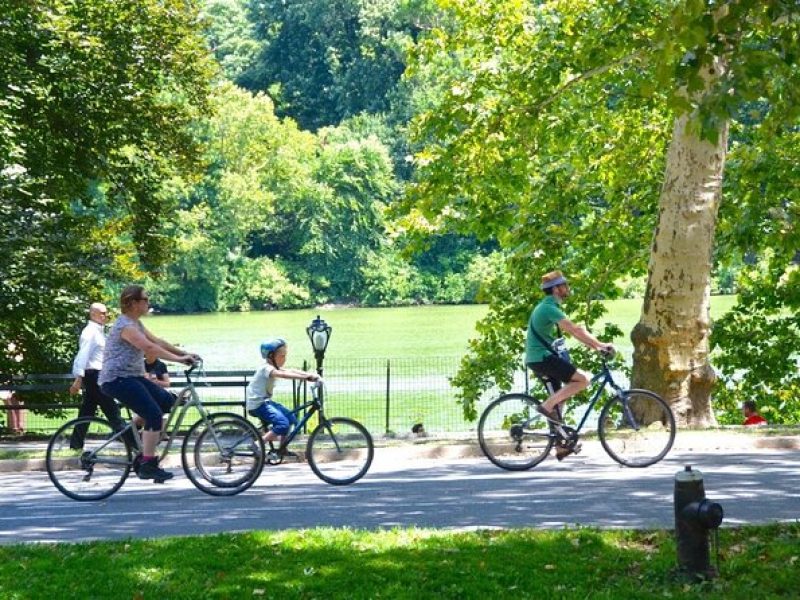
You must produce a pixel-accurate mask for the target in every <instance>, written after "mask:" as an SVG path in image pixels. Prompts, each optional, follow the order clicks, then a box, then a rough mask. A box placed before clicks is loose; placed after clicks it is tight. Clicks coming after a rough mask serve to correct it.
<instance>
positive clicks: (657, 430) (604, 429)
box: [597, 390, 675, 467]
mask: <svg viewBox="0 0 800 600" xmlns="http://www.w3.org/2000/svg"><path fill="white" fill-rule="evenodd" d="M597 433H598V436H599V437H600V443H601V444H602V445H603V448H605V451H606V452H608V455H609V456H610V457H611V458H613V459H614V460H615V461H617V462H618V463H620V464H622V465H625V466H627V467H648V466H650V465H653V464H655V463H657V462H658V461H660V460H661V459H662V458H664V457H665V456H666V455H667V453H668V452H669V451H670V449H671V448H672V443H673V442H674V441H675V417H674V416H673V414H672V410H671V409H670V407H669V405H668V404H667V403H666V402H665V401H664V400H663V398H661V397H660V396H659V395H657V394H654V393H653V392H649V391H647V390H628V391H626V392H622V393H621V394H620V395H619V396H617V397H615V398H612V399H611V400H610V401H609V402H608V404H606V405H605V406H604V407H603V410H602V412H601V413H600V422H599V426H598V431H597Z"/></svg>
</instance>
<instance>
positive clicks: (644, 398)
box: [478, 355, 675, 471]
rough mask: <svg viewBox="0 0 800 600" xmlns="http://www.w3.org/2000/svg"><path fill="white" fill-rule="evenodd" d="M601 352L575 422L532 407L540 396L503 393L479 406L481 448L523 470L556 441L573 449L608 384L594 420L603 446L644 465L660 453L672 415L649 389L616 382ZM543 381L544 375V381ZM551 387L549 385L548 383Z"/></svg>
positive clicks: (671, 433)
mask: <svg viewBox="0 0 800 600" xmlns="http://www.w3.org/2000/svg"><path fill="white" fill-rule="evenodd" d="M607 359H608V356H606V355H604V356H603V367H602V369H601V370H600V372H599V373H598V374H597V375H595V376H594V377H593V378H592V385H597V387H596V389H595V392H594V395H593V396H592V397H591V399H590V400H589V405H588V406H587V408H586V412H585V413H584V414H583V417H582V418H581V420H580V422H578V424H577V425H575V426H574V427H573V426H572V425H569V424H564V425H557V424H555V423H553V422H551V421H548V420H547V419H546V418H545V417H544V416H542V415H541V414H540V413H539V412H538V411H537V410H536V408H537V407H538V406H539V404H541V401H540V400H538V399H536V398H534V397H533V396H529V395H528V394H504V395H503V396H500V397H499V398H498V399H497V400H495V401H493V402H492V403H491V404H489V406H487V407H486V410H485V411H483V414H482V415H481V418H480V421H479V423H478V440H479V442H480V445H481V449H482V450H483V453H484V454H485V455H486V456H487V458H488V459H489V460H490V461H492V462H493V463H494V464H496V465H497V466H498V467H501V468H503V469H508V470H510V471H522V470H525V469H530V468H532V467H535V466H536V465H538V464H539V463H540V462H542V461H543V460H544V459H545V458H546V457H547V455H548V454H549V453H550V450H551V449H552V448H553V446H555V445H559V446H561V447H563V448H568V449H570V450H572V451H573V452H576V453H577V451H578V450H579V449H580V446H579V443H578V440H579V438H580V432H581V430H582V429H583V426H584V425H586V423H587V421H588V418H589V414H590V413H591V412H592V410H593V409H594V407H595V405H596V404H597V403H598V402H599V400H600V396H601V394H602V393H603V390H604V389H605V388H606V386H609V387H610V388H611V390H612V392H613V393H611V394H610V395H609V396H608V398H607V400H606V402H605V404H604V405H603V407H602V409H601V410H600V417H599V419H598V421H597V437H598V438H599V439H600V443H601V444H602V446H603V449H604V450H605V451H606V453H608V455H609V456H610V457H611V458H613V459H614V460H615V461H617V462H618V463H620V464H622V465H625V466H628V467H647V466H650V465H652V464H655V463H657V462H658V461H660V460H661V459H662V458H664V457H665V456H666V455H667V453H668V452H669V451H670V449H671V448H672V444H673V442H674V441H675V417H674V415H673V414H672V410H671V409H670V407H669V405H668V404H667V403H666V402H665V401H664V399H663V398H661V397H660V396H659V395H658V394H655V393H653V392H650V391H648V390H639V389H632V390H623V389H622V388H621V387H620V386H618V385H617V384H616V383H615V382H614V378H613V377H612V375H611V371H610V369H609V368H608V364H607ZM543 383H545V386H546V387H547V386H548V385H549V382H548V381H543ZM548 392H549V393H552V388H548Z"/></svg>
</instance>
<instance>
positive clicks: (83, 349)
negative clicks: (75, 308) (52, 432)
mask: <svg viewBox="0 0 800 600" xmlns="http://www.w3.org/2000/svg"><path fill="white" fill-rule="evenodd" d="M106 319H108V309H107V308H106V305H105V304H101V303H100V302H95V303H94V304H92V305H91V306H90V307H89V321H88V322H87V323H86V327H84V328H83V331H82V332H81V337H80V341H79V349H78V354H77V355H76V356H75V360H74V361H73V363H72V375H73V376H74V377H75V379H74V381H73V382H72V385H71V386H70V387H69V393H70V394H77V393H78V392H80V391H81V390H83V402H82V403H81V407H80V410H79V411H78V416H79V417H93V416H94V415H95V413H96V412H97V408H98V407H100V410H102V411H103V414H104V415H105V416H106V419H108V422H109V423H111V426H112V427H113V428H114V429H122V428H123V427H125V422H124V421H123V420H122V417H121V416H120V413H119V407H118V406H117V403H116V402H114V399H113V398H111V397H110V396H106V395H105V394H104V393H103V392H102V391H101V390H100V387H99V386H98V384H97V377H98V375H99V374H100V369H102V368H103V350H104V349H105V347H106V336H105V332H104V331H103V327H104V325H105V323H106ZM84 437H86V427H76V428H75V431H74V432H73V434H72V439H70V447H71V448H72V449H73V450H80V449H81V448H83V440H84Z"/></svg>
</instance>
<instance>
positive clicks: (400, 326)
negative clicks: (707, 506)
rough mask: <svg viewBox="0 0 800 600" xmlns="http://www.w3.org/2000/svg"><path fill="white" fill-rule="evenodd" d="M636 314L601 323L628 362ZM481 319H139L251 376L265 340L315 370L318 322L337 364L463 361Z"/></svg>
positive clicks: (462, 314)
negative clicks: (284, 346)
mask: <svg viewBox="0 0 800 600" xmlns="http://www.w3.org/2000/svg"><path fill="white" fill-rule="evenodd" d="M734 302H735V296H714V297H712V299H711V315H712V317H714V318H717V317H719V316H720V315H722V314H724V313H725V312H726V311H727V310H728V309H730V307H731V306H733V303H734ZM641 306H642V300H641V299H626V300H612V301H610V302H609V303H608V314H607V317H606V318H607V320H611V321H613V322H615V323H616V324H617V325H619V326H620V328H621V329H622V331H623V332H625V336H624V337H623V338H621V339H619V340H616V342H617V343H618V344H619V345H620V348H621V349H622V350H623V352H625V351H626V350H627V353H628V354H629V353H630V340H629V338H628V336H629V334H630V331H631V330H632V329H633V326H634V325H635V324H636V322H637V321H638V320H639V316H640V312H641ZM486 312H487V307H486V306H485V305H463V306H409V307H399V308H320V309H314V310H286V311H269V312H246V313H214V314H199V315H152V316H149V317H146V318H145V325H146V326H147V327H148V328H149V329H150V330H151V331H153V332H154V333H155V334H156V335H158V336H160V337H163V338H164V339H166V340H169V341H171V342H175V343H179V344H181V345H183V346H184V347H186V348H187V349H190V350H192V351H195V352H198V353H199V354H201V355H202V356H204V357H205V358H206V360H207V364H206V368H207V369H209V370H222V369H253V368H255V366H256V365H257V364H258V363H259V360H260V356H259V354H258V346H259V344H260V343H261V341H262V340H263V339H264V338H267V337H271V336H279V337H283V338H285V339H286V340H287V341H288V343H289V364H290V365H292V366H296V365H300V364H301V363H302V362H303V360H304V359H306V360H308V361H309V364H312V365H313V364H314V363H313V359H312V357H311V351H310V343H309V341H308V338H307V336H306V333H305V329H306V327H307V326H308V325H309V323H311V320H312V319H313V318H314V317H315V316H317V315H318V314H319V315H320V316H321V317H322V318H323V319H325V321H327V323H328V324H329V325H331V327H332V328H333V333H332V334H331V340H330V344H329V346H328V351H327V356H328V357H336V358H340V359H343V360H352V359H356V358H367V357H368V358H377V359H386V358H401V357H402V358H415V359H419V360H420V361H421V362H424V361H425V360H426V359H432V358H439V357H443V356H449V357H458V356H461V355H463V354H464V353H465V352H466V350H467V348H468V346H467V344H468V342H469V340H470V338H472V337H474V336H475V324H476V323H477V322H478V321H479V320H480V319H481V318H482V317H483V316H484V315H485V314H486ZM520 351H522V349H521V348H520Z"/></svg>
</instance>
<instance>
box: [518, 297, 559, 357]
mask: <svg viewBox="0 0 800 600" xmlns="http://www.w3.org/2000/svg"><path fill="white" fill-rule="evenodd" d="M566 318H567V315H565V314H564V311H563V310H561V307H560V306H559V305H558V302H556V299H555V298H553V296H546V297H545V298H544V300H542V301H541V302H539V304H537V305H536V307H535V308H534V309H533V311H532V312H531V318H530V319H528V337H527V340H526V342H525V362H526V363H537V362H542V361H543V360H544V359H545V358H547V357H548V356H550V355H552V352H550V350H548V349H547V347H545V346H544V345H543V344H542V342H540V341H539V340H538V338H537V337H536V336H535V335H533V333H532V329H533V328H535V329H536V333H538V334H539V335H540V336H542V338H544V340H545V341H547V342H548V343H549V344H552V343H553V340H554V339H555V336H554V333H555V329H554V328H555V325H556V323H558V322H559V321H561V320H562V319H566Z"/></svg>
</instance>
